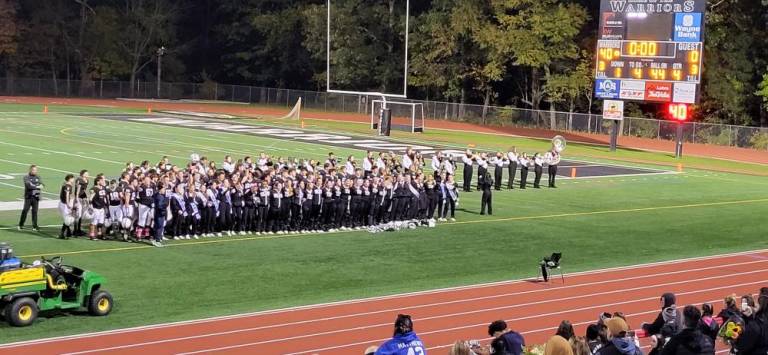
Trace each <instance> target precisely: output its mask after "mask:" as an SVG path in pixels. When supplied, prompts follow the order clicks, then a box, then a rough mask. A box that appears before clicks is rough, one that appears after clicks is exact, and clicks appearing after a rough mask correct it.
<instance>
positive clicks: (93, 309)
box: [88, 290, 115, 317]
mask: <svg viewBox="0 0 768 355" xmlns="http://www.w3.org/2000/svg"><path fill="white" fill-rule="evenodd" d="M114 304H115V302H114V301H113V300H112V295H110V294H109V292H107V291H102V290H98V291H96V292H94V293H93V294H92V295H91V299H90V300H89V301H88V313H90V314H91V315H92V316H97V317H101V316H106V315H107V314H109V312H112V306H114Z"/></svg>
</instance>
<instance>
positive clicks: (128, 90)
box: [0, 78, 768, 150]
mask: <svg viewBox="0 0 768 355" xmlns="http://www.w3.org/2000/svg"><path fill="white" fill-rule="evenodd" d="M0 95H5V96H45V97H82V98H105V99H108V98H109V99H112V98H141V99H154V98H160V99H188V100H218V101H231V102H240V103H251V104H259V105H269V106H278V107H286V108H289V107H292V106H293V105H294V104H295V103H296V101H297V100H298V99H299V97H301V98H302V100H303V102H304V106H305V108H306V109H311V110H320V111H327V112H346V113H359V114H363V115H369V114H370V110H371V105H370V102H369V99H370V98H368V97H366V96H363V95H349V94H330V93H326V92H318V91H303V90H291V89H277V88H265V87H255V86H241V85H223V84H217V83H213V82H205V83H199V84H196V83H162V84H161V85H160V87H159V88H158V86H157V83H156V82H143V81H137V82H136V83H135V84H134V85H133V87H131V85H130V83H129V82H125V81H78V80H60V79H59V80H54V79H21V78H13V79H8V78H5V79H3V78H0ZM397 101H401V102H417V103H421V104H423V105H424V112H425V118H426V119H432V120H448V121H459V122H468V123H474V124H481V125H488V126H500V127H526V128H539V129H551V130H557V131H572V132H587V133H602V134H608V133H609V132H610V125H611V124H612V123H611V122H610V121H607V120H606V121H603V119H602V116H601V115H597V114H584V113H569V112H555V111H542V110H528V109H521V108H513V107H498V106H488V107H484V106H482V105H469V104H459V103H451V102H438V101H420V100H397ZM392 107H393V108H396V107H397V106H396V105H395V106H392ZM408 109H410V108H408ZM409 115H410V114H409ZM676 127H677V123H676V122H671V121H664V120H654V119H647V118H625V120H624V122H623V125H622V134H623V135H625V136H634V137H644V138H655V139H667V140H672V139H675V134H676ZM683 132H684V136H685V140H686V141H687V142H694V143H705V144H715V145H724V146H735V147H744V148H753V149H760V150H768V128H758V127H746V126H734V125H721V124H709V123H698V122H687V123H685V124H684V130H683Z"/></svg>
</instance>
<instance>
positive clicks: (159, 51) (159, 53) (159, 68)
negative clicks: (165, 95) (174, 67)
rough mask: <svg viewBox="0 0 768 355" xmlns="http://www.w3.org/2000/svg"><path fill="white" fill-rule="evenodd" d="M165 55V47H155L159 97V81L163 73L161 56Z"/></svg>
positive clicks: (158, 96) (158, 94)
mask: <svg viewBox="0 0 768 355" xmlns="http://www.w3.org/2000/svg"><path fill="white" fill-rule="evenodd" d="M164 55H165V47H163V46H161V47H160V48H158V49H157V98H158V99H159V98H160V83H161V82H162V79H161V77H162V74H163V56H164Z"/></svg>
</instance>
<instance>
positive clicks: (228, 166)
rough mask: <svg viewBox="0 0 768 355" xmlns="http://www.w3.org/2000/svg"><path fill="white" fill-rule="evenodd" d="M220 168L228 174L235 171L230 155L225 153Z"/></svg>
mask: <svg viewBox="0 0 768 355" xmlns="http://www.w3.org/2000/svg"><path fill="white" fill-rule="evenodd" d="M221 168H222V169H224V171H226V172H227V174H229V175H232V173H234V172H235V164H233V163H232V157H231V156H229V155H227V156H225V157H224V162H223V163H221Z"/></svg>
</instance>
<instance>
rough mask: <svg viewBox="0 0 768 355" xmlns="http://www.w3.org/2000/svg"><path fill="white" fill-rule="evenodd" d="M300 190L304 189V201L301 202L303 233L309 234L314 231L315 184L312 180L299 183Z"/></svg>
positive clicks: (301, 227)
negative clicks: (313, 205)
mask: <svg viewBox="0 0 768 355" xmlns="http://www.w3.org/2000/svg"><path fill="white" fill-rule="evenodd" d="M299 188H301V189H302V196H303V199H302V201H301V226H300V229H301V232H302V233H307V232H308V231H310V230H312V225H313V224H314V222H315V218H314V216H313V215H312V200H313V199H314V197H315V196H314V191H315V184H314V183H313V182H312V181H311V180H306V181H301V182H299Z"/></svg>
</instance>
